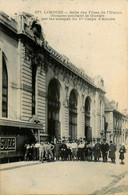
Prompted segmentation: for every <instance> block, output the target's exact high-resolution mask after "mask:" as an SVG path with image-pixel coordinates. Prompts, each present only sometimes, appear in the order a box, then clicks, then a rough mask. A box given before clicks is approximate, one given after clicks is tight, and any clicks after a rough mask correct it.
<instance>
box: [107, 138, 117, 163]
mask: <svg viewBox="0 0 128 195" xmlns="http://www.w3.org/2000/svg"><path fill="white" fill-rule="evenodd" d="M115 152H116V145H115V144H113V143H112V141H110V146H109V158H111V161H112V163H115V157H116V156H115Z"/></svg>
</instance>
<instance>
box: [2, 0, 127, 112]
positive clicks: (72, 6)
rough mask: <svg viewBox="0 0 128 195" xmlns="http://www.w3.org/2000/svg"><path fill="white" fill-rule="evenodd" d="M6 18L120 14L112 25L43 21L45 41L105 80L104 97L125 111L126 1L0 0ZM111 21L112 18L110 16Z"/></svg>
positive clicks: (111, 22)
mask: <svg viewBox="0 0 128 195" xmlns="http://www.w3.org/2000/svg"><path fill="white" fill-rule="evenodd" d="M0 9H1V10H2V11H4V12H5V13H7V14H8V15H13V14H14V13H16V12H22V11H24V12H28V13H32V14H34V15H35V10H39V11H42V14H39V15H37V14H36V16H38V18H39V19H41V17H44V16H46V15H44V14H43V12H44V11H59V10H60V11H102V10H103V11H121V12H122V14H118V15H115V17H116V20H115V21H97V22H96V21H74V22H73V21H50V20H47V21H42V22H41V24H42V28H43V31H44V34H45V38H46V40H47V41H48V42H49V44H50V45H51V46H52V47H53V48H54V49H56V50H57V51H58V52H60V53H61V54H64V55H65V56H67V57H68V58H69V59H70V61H71V62H72V63H74V64H75V65H76V66H78V67H82V68H83V69H84V70H85V72H87V73H91V75H92V76H95V75H98V74H100V75H101V76H102V77H103V78H104V83H105V87H106V92H107V93H106V96H107V97H108V98H109V99H110V100H112V99H114V100H115V101H117V102H118V103H119V109H120V110H122V109H124V108H126V107H128V42H127V37H128V33H127V32H128V31H127V19H128V16H126V0H116V1H115V0H108V1H106V0H65V1H62V0H54V1H53V0H18V1H17V0H6V1H5V0H0ZM112 17H113V15H112Z"/></svg>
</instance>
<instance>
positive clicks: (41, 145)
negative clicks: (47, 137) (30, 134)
mask: <svg viewBox="0 0 128 195" xmlns="http://www.w3.org/2000/svg"><path fill="white" fill-rule="evenodd" d="M44 152H45V145H44V143H43V142H41V143H40V147H39V160H40V161H41V162H42V163H43V162H44V161H43V160H44Z"/></svg>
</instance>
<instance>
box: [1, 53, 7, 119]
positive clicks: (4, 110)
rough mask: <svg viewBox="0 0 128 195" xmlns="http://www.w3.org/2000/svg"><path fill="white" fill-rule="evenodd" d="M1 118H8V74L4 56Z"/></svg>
mask: <svg viewBox="0 0 128 195" xmlns="http://www.w3.org/2000/svg"><path fill="white" fill-rule="evenodd" d="M2 117H8V74H7V67H6V62H5V57H4V55H3V56H2Z"/></svg>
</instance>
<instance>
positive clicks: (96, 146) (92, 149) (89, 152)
mask: <svg viewBox="0 0 128 195" xmlns="http://www.w3.org/2000/svg"><path fill="white" fill-rule="evenodd" d="M116 150H117V148H116V145H115V144H114V143H113V142H112V141H110V144H108V143H107V142H106V139H104V140H103V141H102V142H101V141H100V139H97V140H93V142H88V141H86V140H84V139H80V140H72V141H68V140H62V141H61V140H57V141H52V142H49V141H45V142H40V143H39V142H37V143H35V144H31V145H30V144H25V155H24V158H25V161H28V160H39V161H41V162H42V163H43V162H44V161H47V162H50V161H60V160H61V161H76V160H80V161H85V160H87V161H92V160H93V161H95V162H97V161H99V160H100V159H102V161H103V162H107V161H108V158H110V159H111V162H112V163H115V159H116V155H115V152H116ZM125 152H126V149H125V146H124V144H122V146H121V147H120V149H119V154H120V155H119V158H120V160H121V164H124V162H123V159H124V153H125Z"/></svg>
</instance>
